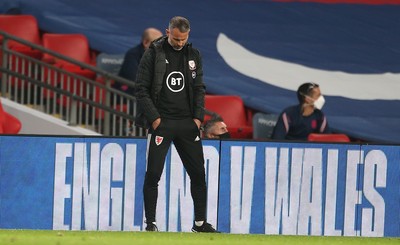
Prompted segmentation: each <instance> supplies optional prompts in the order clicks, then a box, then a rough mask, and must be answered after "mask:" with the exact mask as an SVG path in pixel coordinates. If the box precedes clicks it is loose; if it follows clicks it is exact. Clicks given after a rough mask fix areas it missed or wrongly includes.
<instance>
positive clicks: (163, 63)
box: [135, 16, 217, 232]
mask: <svg viewBox="0 0 400 245" xmlns="http://www.w3.org/2000/svg"><path fill="white" fill-rule="evenodd" d="M189 32H190V24H189V21H188V20H187V19H185V18H184V17H180V16H175V17H173V18H172V19H171V20H170V22H169V26H168V29H166V36H164V37H161V38H159V39H157V40H155V41H154V42H153V43H152V44H151V45H150V48H149V49H148V50H147V51H146V52H145V53H144V55H143V57H142V60H141V62H140V64H139V69H138V73H137V77H136V82H137V100H138V106H139V108H140V109H141V110H140V111H141V113H140V114H139V115H137V118H136V121H135V123H136V125H139V126H144V127H146V126H147V127H149V135H148V141H149V142H148V145H149V148H148V157H147V171H146V176H145V181H144V186H143V194H144V206H145V215H146V224H147V226H146V230H147V231H157V230H158V229H157V226H156V220H155V217H156V206H157V196H158V182H159V180H160V178H161V174H162V172H163V168H164V161H165V156H166V154H167V152H168V149H169V147H170V145H171V142H173V143H174V145H175V147H176V150H177V151H178V154H179V156H180V157H181V160H182V162H183V165H184V167H185V169H186V171H187V173H188V175H189V177H190V180H191V188H190V189H191V194H192V198H193V203H194V214H195V222H194V224H193V227H192V231H193V232H217V231H216V230H215V229H214V228H213V227H212V226H211V225H210V224H209V223H207V221H206V210H207V187H206V181H205V169H204V156H203V146H202V143H201V139H200V125H201V122H202V121H203V118H204V95H205V85H204V83H203V68H202V62H201V57H200V53H199V51H198V50H197V49H195V48H192V46H191V44H188V43H187V41H188V38H189Z"/></svg>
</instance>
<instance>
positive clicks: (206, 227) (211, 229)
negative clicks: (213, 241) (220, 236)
mask: <svg viewBox="0 0 400 245" xmlns="http://www.w3.org/2000/svg"><path fill="white" fill-rule="evenodd" d="M192 232H208V233H221V232H219V231H217V230H216V229H214V227H212V225H211V224H209V223H207V222H204V223H203V225H202V226H197V225H196V224H194V225H193V227H192Z"/></svg>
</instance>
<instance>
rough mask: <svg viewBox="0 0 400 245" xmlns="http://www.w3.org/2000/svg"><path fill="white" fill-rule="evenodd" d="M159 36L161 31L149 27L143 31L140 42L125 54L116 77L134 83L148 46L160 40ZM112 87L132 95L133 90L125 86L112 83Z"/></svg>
mask: <svg viewBox="0 0 400 245" xmlns="http://www.w3.org/2000/svg"><path fill="white" fill-rule="evenodd" d="M161 36H162V33H161V31H160V30H158V29H156V28H152V27H150V28H147V29H145V30H144V31H143V33H142V40H141V42H140V43H139V44H138V45H136V46H135V47H133V48H131V49H129V50H128V51H127V52H126V54H125V57H124V62H123V63H122V66H121V69H120V71H119V73H118V76H120V77H123V78H125V79H128V80H131V81H135V78H136V72H137V69H138V66H139V63H140V60H141V59H142V56H143V54H144V52H145V51H146V49H148V48H149V47H150V44H151V43H152V42H153V41H154V40H155V39H157V38H160V37H161ZM113 87H114V88H116V89H119V90H121V91H123V92H125V93H128V94H131V95H134V94H133V93H134V89H133V88H130V87H128V86H127V85H125V84H120V83H114V85H113Z"/></svg>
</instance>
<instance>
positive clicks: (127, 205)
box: [123, 144, 140, 231]
mask: <svg viewBox="0 0 400 245" xmlns="http://www.w3.org/2000/svg"><path fill="white" fill-rule="evenodd" d="M135 180H136V145H135V144H127V145H126V153H125V186H124V189H125V198H124V225H123V229H124V231H139V230H140V226H135V225H133V223H134V219H135V192H136V183H135Z"/></svg>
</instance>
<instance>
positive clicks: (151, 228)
mask: <svg viewBox="0 0 400 245" xmlns="http://www.w3.org/2000/svg"><path fill="white" fill-rule="evenodd" d="M146 224H147V226H146V231H158V228H157V226H156V224H154V223H153V222H150V223H146Z"/></svg>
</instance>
